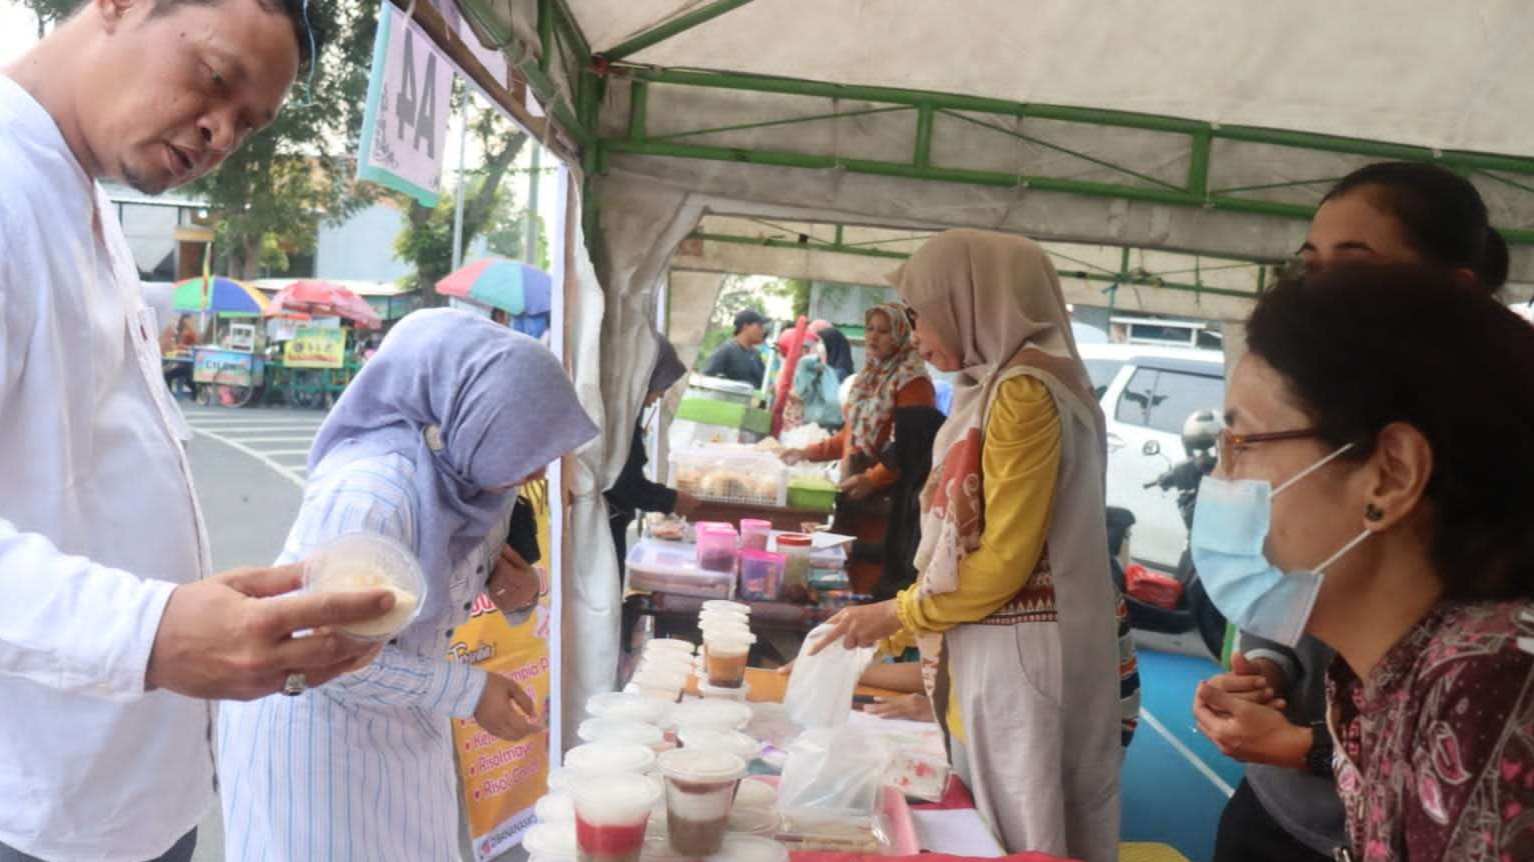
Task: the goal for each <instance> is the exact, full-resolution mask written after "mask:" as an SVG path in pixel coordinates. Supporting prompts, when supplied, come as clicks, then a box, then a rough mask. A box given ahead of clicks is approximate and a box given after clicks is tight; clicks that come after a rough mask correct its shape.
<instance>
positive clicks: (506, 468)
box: [309, 308, 597, 618]
mask: <svg viewBox="0 0 1534 862" xmlns="http://www.w3.org/2000/svg"><path fill="white" fill-rule="evenodd" d="M596 436H597V427H596V426H595V425H593V424H592V422H591V419H590V418H589V417H587V416H586V413H585V411H584V410H582V409H581V406H580V402H579V401H578V400H577V399H576V396H575V388H574V387H573V386H572V385H571V384H570V379H569V377H567V376H566V375H565V369H564V367H563V366H562V365H561V364H560V362H559V360H558V359H557V358H555V356H554V354H552V353H550V352H549V350H548V348H546V347H544V346H543V345H542V344H540V343H538V342H537V341H534V340H533V339H531V338H529V337H527V336H525V335H520V334H518V333H515V332H512V331H511V330H509V329H507V328H505V327H503V326H500V325H497V324H495V323H492V322H491V321H489V320H487V319H485V318H483V317H480V316H478V315H476V314H471V313H469V312H466V311H458V310H454V309H446V308H441V309H432V310H429V311H417V312H415V313H413V314H410V315H408V316H406V317H405V318H404V319H403V320H401V321H400V322H399V323H398V324H396V325H395V327H394V329H393V331H391V332H390V333H389V335H388V337H387V338H385V339H384V341H383V345H382V346H380V347H379V349H378V353H377V355H375V356H374V357H373V358H372V359H370V360H368V363H367V364H366V365H364V366H363V368H362V371H361V372H360V373H359V374H358V375H357V377H356V379H355V380H353V381H352V382H351V385H349V386H347V387H346V392H345V393H344V394H343V395H342V396H341V400H340V401H338V402H336V406H335V409H334V410H332V411H331V412H330V416H329V417H327V418H326V419H325V423H324V424H323V425H322V426H320V432H319V436H318V437H316V438H315V441H314V448H313V449H312V450H311V451H310V453H309V473H310V475H311V476H313V477H319V476H320V475H321V474H322V473H324V472H329V471H331V470H335V469H337V468H338V467H339V466H341V465H343V464H346V463H349V462H351V461H354V460H356V459H358V458H365V457H376V456H379V455H388V454H400V455H403V456H405V457H406V458H409V459H410V460H411V461H412V462H414V463H415V467H416V469H415V488H414V491H415V498H416V547H415V548H413V549H412V550H414V551H415V554H416V556H417V558H419V559H420V561H421V566H422V568H423V569H424V570H425V571H426V572H428V573H429V574H428V577H430V576H431V575H432V574H435V575H438V576H446V575H447V574H448V573H449V572H451V571H452V569H453V567H454V566H455V565H457V564H458V563H460V562H461V561H462V560H463V559H464V558H466V557H467V556H468V555H469V554H470V553H472V552H473V551H474V550H475V549H476V548H478V547H479V546H480V545H481V544H482V543H483V542H484V541H485V539H486V538H487V536H488V535H489V533H490V531H491V530H492V529H495V528H496V526H498V524H499V521H500V519H501V517H502V516H503V515H505V513H506V506H507V503H508V496H509V494H510V492H500V493H497V492H492V491H490V490H488V489H491V488H502V487H505V486H509V485H513V484H515V483H518V482H521V481H522V480H524V479H526V478H527V477H528V476H530V475H532V474H533V473H536V472H537V471H539V470H541V469H543V468H544V467H546V466H548V465H549V464H550V463H551V462H553V461H555V460H556V459H558V458H559V457H560V456H562V455H564V454H565V453H567V452H570V451H573V450H575V449H577V448H579V447H581V446H583V445H585V444H586V443H587V442H589V441H590V440H591V439H592V438H594V437H596ZM442 601H444V596H443V591H442V590H429V591H428V595H427V598H426V607H424V608H422V611H421V613H422V617H423V618H429V615H432V614H435V613H437V612H440V611H441V607H440V603H441V602H442Z"/></svg>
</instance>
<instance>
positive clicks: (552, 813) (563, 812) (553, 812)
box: [533, 781, 761, 823]
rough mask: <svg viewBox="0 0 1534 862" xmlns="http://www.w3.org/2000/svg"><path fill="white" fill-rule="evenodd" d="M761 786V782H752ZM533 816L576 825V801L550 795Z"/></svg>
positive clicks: (543, 821)
mask: <svg viewBox="0 0 1534 862" xmlns="http://www.w3.org/2000/svg"><path fill="white" fill-rule="evenodd" d="M752 783H753V784H761V782H760V781H755V782H752ZM739 797H740V794H739V793H736V804H737V805H739V804H740V799H739ZM533 814H534V815H535V816H536V817H537V818H538V821H539V822H540V823H574V822H575V800H574V799H572V798H571V797H570V794H568V793H550V794H548V795H546V796H541V797H539V798H538V802H537V804H535V805H534V806H533Z"/></svg>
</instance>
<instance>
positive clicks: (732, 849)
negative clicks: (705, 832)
mask: <svg viewBox="0 0 1534 862" xmlns="http://www.w3.org/2000/svg"><path fill="white" fill-rule="evenodd" d="M706 862H788V848H787V847H785V846H784V845H782V844H779V843H778V842H776V841H774V840H772V839H771V838H767V837H764V836H761V835H730V836H727V837H726V838H725V839H724V846H723V847H721V848H719V852H718V853H715V854H713V855H712V856H709V857H708V858H707V860H706Z"/></svg>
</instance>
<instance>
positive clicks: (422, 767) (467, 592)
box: [218, 309, 597, 862]
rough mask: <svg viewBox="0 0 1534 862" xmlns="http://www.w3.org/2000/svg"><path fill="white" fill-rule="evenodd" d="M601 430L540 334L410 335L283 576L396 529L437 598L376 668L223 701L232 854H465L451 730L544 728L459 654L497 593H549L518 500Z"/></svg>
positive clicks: (370, 389) (358, 396) (349, 398)
mask: <svg viewBox="0 0 1534 862" xmlns="http://www.w3.org/2000/svg"><path fill="white" fill-rule="evenodd" d="M529 404H536V405H537V408H538V417H539V421H538V422H536V423H530V422H528V421H527V416H528V415H529V414H528V407H527V405H529ZM596 433H597V429H596V427H595V426H594V425H592V423H591V420H590V419H588V418H587V417H586V414H585V412H584V411H582V410H581V407H580V404H579V403H578V401H577V400H576V397H575V390H574V387H572V386H571V385H570V381H569V379H568V378H567V377H566V376H565V371H564V368H563V367H562V366H561V365H560V363H559V360H558V359H557V358H555V357H554V355H553V354H551V353H549V351H548V350H547V349H546V348H545V347H543V346H542V345H541V344H539V343H538V342H536V341H534V340H533V339H531V338H528V337H527V336H524V335H519V334H517V333H514V332H512V331H510V330H508V329H505V328H504V327H501V326H499V325H497V324H495V323H492V322H490V321H489V320H487V319H485V318H483V317H480V316H478V315H475V314H470V313H468V312H462V311H452V310H448V309H439V310H433V311H420V312H416V313H414V314H411V315H409V316H408V317H406V318H405V319H404V320H401V321H400V322H399V324H398V325H396V326H395V327H394V329H393V331H391V332H390V333H389V336H388V337H387V338H386V339H384V342H383V346H382V347H381V348H380V349H379V351H378V355H377V356H375V357H374V358H373V360H372V361H371V362H369V363H368V364H367V365H366V366H365V367H364V368H363V369H362V371H361V373H359V374H358V375H357V379H356V380H355V381H353V382H352V384H351V385H350V386H348V387H347V389H346V393H345V394H344V395H343V396H342V397H341V400H340V401H339V402H338V403H337V404H336V407H335V409H334V410H333V411H331V413H330V415H329V416H328V417H327V418H326V419H325V424H324V425H323V426H321V428H320V433H319V436H318V437H317V438H316V439H315V441H314V448H313V451H312V452H311V453H310V455H309V470H310V472H309V481H308V484H307V487H306V488H305V490H304V501H303V506H302V508H301V509H300V510H299V514H298V518H297V520H296V521H295V522H294V525H293V529H292V531H291V532H290V533H289V534H288V540H287V544H286V545H285V546H284V548H283V552H282V556H281V557H279V558H278V562H279V563H286V562H290V561H292V560H298V559H302V558H304V557H307V556H308V555H309V554H310V553H311V552H313V551H315V550H316V549H318V548H319V547H321V546H323V545H324V544H325V543H326V542H328V541H329V540H330V539H332V538H334V537H336V536H338V535H342V534H345V533H350V532H355V531H365V532H371V533H379V534H382V535H385V536H388V537H391V538H393V539H396V540H397V541H399V542H400V543H401V544H403V545H405V546H406V547H408V548H410V549H411V551H412V552H414V554H415V555H416V557H417V558H418V559H419V560H420V563H421V569H422V574H423V575H424V576H425V579H426V584H427V589H426V595H425V596H424V597H423V600H422V603H421V605H422V606H421V610H420V613H419V616H418V617H417V618H416V620H415V622H413V623H412V624H411V625H409V626H408V627H407V628H406V629H405V630H404V631H402V632H401V633H400V634H399V635H398V636H396V637H395V638H394V639H393V640H391V641H389V643H388V644H387V645H385V646H383V647H382V649H381V652H380V654H379V655H378V657H377V658H376V660H374V661H373V662H372V663H371V664H369V665H368V666H367V667H365V668H362V669H360V670H358V671H357V672H355V673H353V674H351V675H348V676H343V677H341V678H339V679H337V680H335V681H334V682H332V683H330V684H329V685H327V686H325V687H324V688H320V689H314V690H311V691H306V692H297V691H295V692H292V693H293V694H294V695H295V696H292V697H283V696H281V695H274V696H272V697H268V698H265V699H263V700H258V701H252V702H250V703H233V702H226V703H224V704H223V705H222V706H221V707H220V710H219V727H218V731H219V744H218V758H219V766H220V770H219V773H220V777H221V778H222V779H223V782H222V793H221V796H222V798H223V813H224V825H225V826H224V828H225V847H226V848H227V849H228V859H230V860H247V859H283V860H289V862H298V860H316V862H318V860H329V859H335V858H341V857H344V856H353V857H354V858H357V859H369V860H393V862H407V860H411V862H413V860H423V859H457V858H458V801H457V800H458V782H457V778H456V776H455V774H454V760H453V750H452V739H453V737H452V734H451V733H450V732H449V730H450V728H449V723H450V721H451V720H452V719H467V718H474V719H475V720H477V721H478V722H479V725H480V726H481V727H482V728H484V729H485V730H486V731H487V732H489V733H491V734H494V735H495V736H498V737H501V738H503V739H518V738H521V737H524V736H527V735H528V734H532V733H536V732H538V731H540V730H541V729H542V726H541V722H540V714H539V713H540V710H539V708H538V707H537V705H536V704H534V703H533V701H532V699H531V698H530V697H529V696H528V694H527V693H526V692H525V691H524V690H523V689H522V688H521V687H520V686H519V685H518V684H517V683H515V682H513V681H512V680H511V679H509V678H507V677H504V676H501V675H499V674H493V673H488V672H486V671H483V670H480V669H478V668H475V667H473V666H471V665H468V664H462V663H459V662H453V661H447V660H445V656H446V655H447V653H448V651H449V649H450V648H451V647H452V646H453V628H454V626H457V625H459V624H460V623H462V622H464V621H465V620H467V619H468V618H469V613H470V609H471V605H472V603H473V601H474V599H475V597H476V596H478V595H479V594H480V593H481V591H487V592H488V593H489V594H490V595H491V597H492V599H495V600H496V604H497V605H498V606H500V607H501V608H502V609H503V610H505V611H508V612H517V611H522V612H523V613H524V614H525V612H526V611H528V610H530V609H531V607H532V605H533V603H534V602H536V600H537V598H538V590H537V583H536V580H533V582H532V584H531V588H529V585H528V584H527V583H526V582H527V580H528V575H529V574H531V573H530V572H528V571H527V570H526V568H525V567H523V566H520V565H518V564H517V561H515V560H513V559H511V557H513V556H515V555H514V554H508V553H507V552H506V550H505V546H504V539H505V537H506V535H507V526H508V522H509V520H510V518H511V509H512V505H513V503H514V501H515V497H514V495H513V494H512V493H511V492H512V491H514V490H515V489H516V487H517V486H519V485H521V484H522V483H523V482H524V481H526V480H528V479H532V478H536V477H538V476H539V475H541V474H542V472H543V470H544V468H545V466H546V465H548V464H549V463H550V462H552V461H554V460H555V459H557V458H559V457H561V456H562V455H564V454H566V453H568V452H570V451H572V450H574V449H576V448H577V447H579V446H581V445H583V444H584V443H586V442H587V441H588V440H590V439H592V438H593V437H595V436H596ZM534 577H535V576H534Z"/></svg>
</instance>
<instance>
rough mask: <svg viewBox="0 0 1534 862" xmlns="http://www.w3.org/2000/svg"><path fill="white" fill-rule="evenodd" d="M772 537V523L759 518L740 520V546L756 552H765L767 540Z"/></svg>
mask: <svg viewBox="0 0 1534 862" xmlns="http://www.w3.org/2000/svg"><path fill="white" fill-rule="evenodd" d="M771 535H772V522H771V521H764V520H762V519H760V518H742V519H741V520H740V546H741V547H742V548H751V549H753V550H757V551H765V550H767V540H768V538H769V537H770V536H771Z"/></svg>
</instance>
